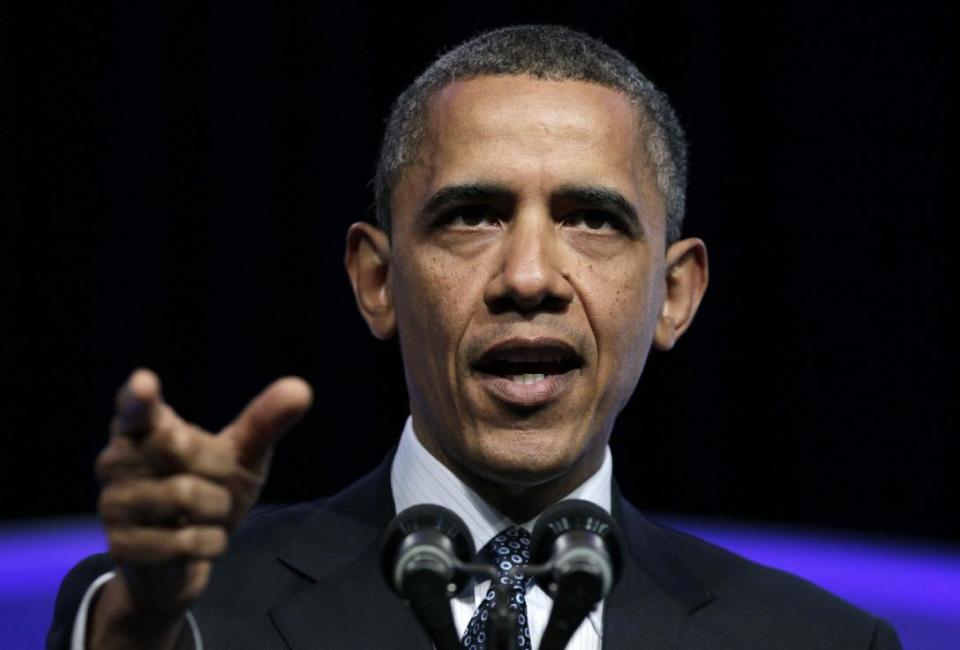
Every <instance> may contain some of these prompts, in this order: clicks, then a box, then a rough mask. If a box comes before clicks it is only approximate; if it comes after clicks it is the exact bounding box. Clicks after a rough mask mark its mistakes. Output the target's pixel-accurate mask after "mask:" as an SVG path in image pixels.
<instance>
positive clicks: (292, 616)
mask: <svg viewBox="0 0 960 650" xmlns="http://www.w3.org/2000/svg"><path fill="white" fill-rule="evenodd" d="M392 459H393V455H392V454H391V455H390V456H388V458H387V459H386V460H385V461H384V462H383V463H382V464H381V465H380V467H378V468H377V469H376V470H375V471H374V472H373V473H372V474H370V475H368V476H367V477H366V478H364V479H362V480H361V481H359V482H358V483H356V484H354V485H353V486H352V487H350V488H348V489H347V490H346V491H345V492H342V493H341V494H339V495H338V496H336V497H334V498H333V499H331V500H330V501H328V502H326V503H324V504H323V507H322V508H321V509H320V511H318V512H317V513H315V514H314V515H313V516H311V517H310V519H309V520H308V521H307V523H306V524H305V525H304V526H303V528H302V529H301V531H300V533H299V534H298V535H296V536H295V537H294V538H293V539H291V541H290V542H289V543H288V544H287V545H286V546H285V547H284V548H283V549H282V551H281V552H280V553H279V559H280V561H281V562H283V563H284V564H286V565H287V566H288V567H290V568H291V569H293V570H294V571H296V572H298V573H300V574H302V575H304V576H306V577H307V578H309V579H310V580H313V581H314V584H312V585H309V586H308V587H306V588H305V589H303V590H302V591H300V592H299V593H298V594H297V595H296V596H294V597H293V598H291V599H289V600H287V601H285V602H283V603H281V604H280V605H277V606H275V607H273V608H272V609H271V610H270V617H271V618H272V620H273V622H274V625H276V627H277V629H278V631H279V632H280V634H281V635H282V636H283V638H284V640H285V641H286V642H287V644H288V645H289V646H290V648H292V649H293V650H307V649H308V648H320V647H323V648H344V649H346V648H358V649H359V648H390V647H396V643H397V639H411V640H413V639H417V640H420V641H422V643H420V644H419V645H420V646H421V647H423V648H424V649H429V648H430V647H431V646H430V641H429V640H428V638H427V636H426V634H425V633H424V632H423V631H422V630H421V629H420V626H419V624H418V623H417V621H416V618H415V617H414V616H413V613H412V611H411V610H410V609H409V607H408V606H407V604H406V603H405V602H404V601H403V600H401V599H400V598H398V597H397V596H396V595H394V594H393V592H391V591H390V590H389V589H388V588H387V585H386V583H385V582H384V580H383V577H382V576H381V574H380V553H379V544H378V542H379V537H380V532H381V531H382V530H383V528H384V527H385V526H386V525H387V523H389V521H390V520H391V519H392V518H393V516H394V505H393V495H392V494H391V491H390V463H391V462H392ZM410 647H417V645H412V646H410Z"/></svg>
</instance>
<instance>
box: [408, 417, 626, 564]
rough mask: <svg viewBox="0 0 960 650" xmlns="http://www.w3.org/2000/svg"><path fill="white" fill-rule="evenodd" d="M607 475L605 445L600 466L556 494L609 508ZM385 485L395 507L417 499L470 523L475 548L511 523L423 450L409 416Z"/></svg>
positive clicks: (609, 457) (609, 467)
mask: <svg viewBox="0 0 960 650" xmlns="http://www.w3.org/2000/svg"><path fill="white" fill-rule="evenodd" d="M612 477H613V456H612V454H611V453H610V447H609V446H607V448H606V449H605V450H604V454H603V463H601V465H600V469H598V470H597V471H596V472H595V473H594V474H593V475H591V476H590V477H589V478H588V479H587V480H586V481H584V482H583V483H581V484H580V486H579V487H577V488H576V489H575V490H573V491H572V492H571V493H570V494H568V495H566V496H565V497H563V499H560V500H561V501H562V500H564V499H583V500H584V501H590V502H591V503H594V504H596V505H598V506H600V507H601V508H603V509H604V510H605V511H607V512H610V482H611V479H612ZM390 486H391V488H392V489H393V501H394V505H395V506H396V508H397V512H402V511H403V510H406V509H407V508H409V507H411V506H415V505H419V504H422V503H433V504H436V505H440V506H443V507H445V508H449V509H450V510H452V511H453V512H455V513H457V514H458V515H459V516H460V517H461V518H462V519H463V521H464V523H466V524H467V527H468V528H469V529H470V533H471V535H472V536H473V543H474V546H475V547H476V548H482V547H483V546H484V544H486V543H487V542H488V541H489V540H490V539H491V538H492V537H493V536H494V535H496V534H497V533H498V532H500V531H501V530H503V529H504V528H508V527H510V526H513V525H515V524H516V522H514V521H511V520H510V518H509V517H507V516H506V515H504V514H502V513H501V512H499V511H497V510H496V509H495V508H493V506H491V505H490V504H489V503H487V502H486V501H484V500H483V499H482V498H481V497H480V495H478V494H477V493H476V492H474V491H473V490H471V489H470V488H469V487H467V485H466V484H465V483H464V482H463V481H461V480H460V479H459V478H457V476H456V475H455V474H454V473H453V472H452V471H450V469H448V468H447V466H446V465H444V464H443V463H441V462H440V461H439V460H437V459H436V458H434V456H433V455H432V454H431V453H430V452H429V451H427V448H426V447H424V446H423V444H422V443H421V442H420V440H419V439H418V438H417V434H416V432H415V431H414V430H413V418H412V417H408V418H407V422H406V425H405V426H404V428H403V435H401V436H400V445H399V446H398V448H397V454H396V456H395V457H394V459H393V466H392V467H391V468H390ZM536 519H537V518H536V517H534V518H533V519H531V520H530V521H526V522H522V524H521V525H522V526H523V527H524V528H526V529H527V530H532V529H533V525H534V523H536Z"/></svg>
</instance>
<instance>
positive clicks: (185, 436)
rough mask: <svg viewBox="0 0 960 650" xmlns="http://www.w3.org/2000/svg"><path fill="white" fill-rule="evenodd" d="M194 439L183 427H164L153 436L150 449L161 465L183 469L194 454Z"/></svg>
mask: <svg viewBox="0 0 960 650" xmlns="http://www.w3.org/2000/svg"><path fill="white" fill-rule="evenodd" d="M192 438H193V437H192V436H191V435H190V431H188V430H187V429H186V428H184V427H182V426H170V427H163V428H161V429H158V430H157V431H155V432H154V433H153V434H152V435H151V439H150V449H151V451H152V453H153V455H154V457H155V459H156V460H158V461H159V462H160V463H162V464H164V465H170V466H173V467H182V466H183V465H185V464H186V463H187V462H188V460H189V458H190V456H191V455H192V453H193V440H192Z"/></svg>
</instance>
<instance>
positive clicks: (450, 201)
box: [420, 183, 515, 215]
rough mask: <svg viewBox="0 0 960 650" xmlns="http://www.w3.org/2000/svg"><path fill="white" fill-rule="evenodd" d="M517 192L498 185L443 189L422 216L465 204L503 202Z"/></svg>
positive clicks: (466, 185)
mask: <svg viewBox="0 0 960 650" xmlns="http://www.w3.org/2000/svg"><path fill="white" fill-rule="evenodd" d="M514 196H515V192H514V191H513V190H511V189H510V188H509V187H507V186H506V185H500V184H498V183H461V184H458V185H447V186H446V187H442V188H440V189H439V190H437V192H436V193H435V194H434V195H433V196H431V197H430V199H429V200H428V201H427V202H426V204H425V205H424V206H423V209H422V210H420V214H421V215H431V214H436V213H437V212H443V211H444V210H445V209H447V208H449V207H452V206H456V205H461V204H463V203H472V202H483V201H496V200H499V201H503V200H508V199H512V198H513V197H514Z"/></svg>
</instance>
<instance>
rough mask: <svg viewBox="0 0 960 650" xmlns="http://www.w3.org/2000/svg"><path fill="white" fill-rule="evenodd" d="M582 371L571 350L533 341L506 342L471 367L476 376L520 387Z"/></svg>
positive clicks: (492, 349)
mask: <svg viewBox="0 0 960 650" xmlns="http://www.w3.org/2000/svg"><path fill="white" fill-rule="evenodd" d="M582 367H583V359H582V358H581V357H580V355H578V354H577V353H576V352H575V351H574V350H573V349H572V348H571V347H569V346H567V345H565V344H560V343H552V342H551V343H547V344H543V343H539V344H538V343H537V342H535V341H506V342H504V343H502V344H499V345H495V346H493V347H492V348H490V349H489V350H487V351H486V352H485V353H484V354H483V356H481V357H480V358H479V359H478V360H477V361H476V362H474V364H473V369H474V370H476V371H478V372H482V373H485V374H488V375H496V376H498V377H503V378H504V379H509V380H510V381H513V382H516V383H520V384H532V383H534V382H537V381H541V380H543V379H545V378H546V377H548V376H551V375H562V374H565V373H568V372H570V371H572V370H579V369H580V368H582Z"/></svg>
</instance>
